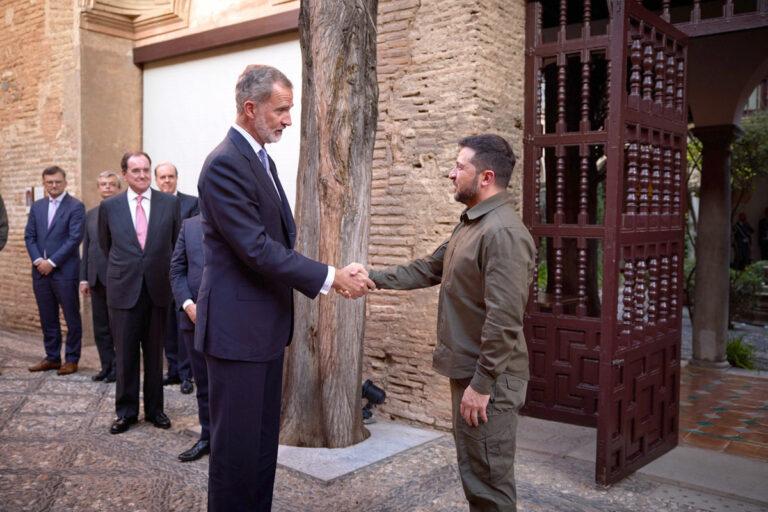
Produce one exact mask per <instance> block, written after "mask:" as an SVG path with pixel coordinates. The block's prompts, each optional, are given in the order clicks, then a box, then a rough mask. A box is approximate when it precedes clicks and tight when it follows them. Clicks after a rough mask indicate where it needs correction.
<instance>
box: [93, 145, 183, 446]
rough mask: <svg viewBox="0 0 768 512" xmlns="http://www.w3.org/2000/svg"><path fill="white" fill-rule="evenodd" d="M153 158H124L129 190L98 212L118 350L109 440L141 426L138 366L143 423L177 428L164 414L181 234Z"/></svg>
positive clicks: (130, 155)
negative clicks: (173, 269) (166, 339)
mask: <svg viewBox="0 0 768 512" xmlns="http://www.w3.org/2000/svg"><path fill="white" fill-rule="evenodd" d="M151 165H152V164H151V161H150V159H149V155H147V154H146V153H143V152H139V151H135V152H129V153H126V154H125V155H123V159H122V161H121V163H120V167H121V169H122V170H123V179H125V181H126V183H127V184H128V189H127V190H126V191H125V192H123V193H122V194H117V195H116V196H114V197H110V198H109V199H106V200H104V201H103V202H102V203H101V206H100V207H99V243H100V244H101V248H102V249H103V250H104V253H105V254H107V305H108V306H109V317H110V319H111V324H112V325H111V327H112V335H113V336H114V337H115V347H116V349H117V389H116V390H115V410H116V413H117V419H116V420H115V421H114V422H113V423H112V427H111V428H110V433H112V434H121V433H123V432H125V431H126V430H128V428H129V427H130V426H131V425H132V424H134V423H136V422H137V421H138V415H139V382H140V376H139V367H140V366H139V361H140V353H141V352H143V356H144V357H143V360H144V416H145V418H146V420H147V421H149V422H150V423H152V424H154V425H155V426H156V427H157V428H163V429H166V428H170V427H171V420H169V419H168V416H166V415H165V413H164V412H163V336H164V335H165V325H166V319H167V315H168V305H169V304H170V303H171V284H170V277H169V275H168V271H169V268H170V261H171V254H172V252H173V247H174V244H175V243H176V235H177V234H178V231H179V224H180V221H179V205H178V201H177V200H176V198H175V197H173V196H171V195H168V194H164V193H163V192H160V191H158V190H153V189H152V188H150V186H149V185H150V182H151V180H152V175H151V174H150V173H151V170H150V166H151Z"/></svg>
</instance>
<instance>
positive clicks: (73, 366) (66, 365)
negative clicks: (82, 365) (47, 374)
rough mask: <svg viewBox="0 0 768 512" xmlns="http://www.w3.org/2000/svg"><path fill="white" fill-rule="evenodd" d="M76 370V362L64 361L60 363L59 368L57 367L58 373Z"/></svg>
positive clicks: (63, 373) (64, 373)
mask: <svg viewBox="0 0 768 512" xmlns="http://www.w3.org/2000/svg"><path fill="white" fill-rule="evenodd" d="M76 371H77V363H64V364H63V365H61V368H59V371H57V372H56V373H58V374H59V375H69V374H71V373H75V372H76Z"/></svg>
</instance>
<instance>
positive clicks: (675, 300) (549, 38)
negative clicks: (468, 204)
mask: <svg viewBox="0 0 768 512" xmlns="http://www.w3.org/2000/svg"><path fill="white" fill-rule="evenodd" d="M527 19H528V23H527V36H526V41H527V43H526V45H527V57H526V100H527V101H526V124H525V131H526V136H525V167H524V210H523V215H524V220H525V222H526V224H527V225H528V226H529V228H530V229H531V233H532V234H533V236H534V238H535V240H536V242H537V244H538V248H539V255H538V265H537V271H536V276H535V279H534V283H533V289H532V291H531V295H530V296H531V298H530V301H529V304H528V309H527V314H526V325H525V329H526V337H527V340H528V349H529V353H530V358H531V382H530V385H529V393H528V399H527V402H526V407H525V411H524V412H525V413H526V414H529V415H532V416H537V417H541V418H546V419H551V420H556V421H564V422H569V423H576V424H580V425H587V426H597V438H598V442H597V456H596V479H597V481H598V482H601V483H611V482H614V481H616V480H618V479H620V478H622V477H624V476H625V475H627V474H628V473H629V472H631V471H634V470H635V469H637V468H638V467H640V466H642V465H644V464H646V463H648V462H649V461H651V460H653V459H654V458H656V457H658V456H659V455H661V454H662V453H664V452H666V451H667V450H669V449H670V448H672V447H674V446H675V445H676V444H677V434H678V402H679V396H678V391H679V377H680V374H679V368H680V338H681V329H680V326H681V306H682V304H681V302H682V301H681V293H682V285H681V282H682V281H681V279H682V264H683V251H684V247H683V223H684V211H685V205H684V198H685V190H684V187H685V165H686V161H685V144H686V133H687V125H686V121H687V107H686V97H685V73H686V43H687V40H686V37H685V35H684V34H682V33H681V32H679V31H678V30H676V29H675V28H674V27H672V26H671V25H670V24H668V23H666V22H665V21H663V20H662V19H661V18H659V17H658V16H656V15H654V14H652V13H651V12H649V11H647V10H645V9H644V8H643V7H642V6H641V5H640V4H639V3H636V2H635V1H633V0H630V1H627V2H624V1H618V0H611V1H605V0H603V1H590V0H581V1H572V0H571V1H566V0H560V1H547V0H538V1H531V2H529V4H528V18H527Z"/></svg>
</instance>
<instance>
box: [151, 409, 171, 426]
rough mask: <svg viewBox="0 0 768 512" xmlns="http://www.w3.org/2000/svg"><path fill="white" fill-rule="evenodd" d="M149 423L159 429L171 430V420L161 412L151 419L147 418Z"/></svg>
mask: <svg viewBox="0 0 768 512" xmlns="http://www.w3.org/2000/svg"><path fill="white" fill-rule="evenodd" d="M147 421H148V422H150V423H151V424H153V425H154V426H156V427H157V428H163V429H166V428H171V420H170V419H169V418H168V416H166V415H165V413H164V412H159V413H157V414H156V415H154V416H152V417H151V418H147Z"/></svg>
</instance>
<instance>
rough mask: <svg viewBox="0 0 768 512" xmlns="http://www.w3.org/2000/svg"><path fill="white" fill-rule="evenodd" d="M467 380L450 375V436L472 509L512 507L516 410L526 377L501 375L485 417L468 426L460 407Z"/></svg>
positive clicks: (506, 511) (488, 511) (487, 511)
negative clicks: (479, 421)
mask: <svg viewBox="0 0 768 512" xmlns="http://www.w3.org/2000/svg"><path fill="white" fill-rule="evenodd" d="M469 381H470V379H460V380H457V379H451V402H452V405H453V411H452V413H453V438H454V440H455V442H456V455H457V458H458V462H459V474H460V475H461V483H462V485H463V486H464V495H465V496H466V497H467V501H469V510H470V512H514V511H516V510H517V492H516V490H515V436H516V433H517V412H518V410H519V409H520V407H521V406H522V405H523V402H524V401H525V390H526V388H527V386H528V382H527V381H525V380H523V379H521V378H519V377H514V376H512V375H506V374H503V375H500V376H499V377H498V378H497V379H496V381H495V382H494V383H493V388H492V389H491V398H490V401H489V402H488V409H487V413H488V422H487V423H482V422H481V423H480V425H479V426H477V427H471V426H469V425H468V424H467V423H466V422H465V421H464V418H462V417H461V413H460V410H461V409H460V406H461V398H462V396H463V395H464V390H465V389H466V388H467V386H468V385H469Z"/></svg>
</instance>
